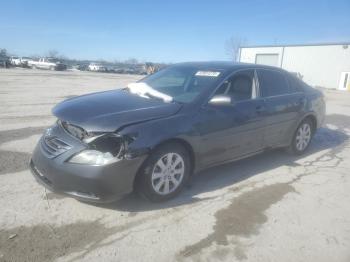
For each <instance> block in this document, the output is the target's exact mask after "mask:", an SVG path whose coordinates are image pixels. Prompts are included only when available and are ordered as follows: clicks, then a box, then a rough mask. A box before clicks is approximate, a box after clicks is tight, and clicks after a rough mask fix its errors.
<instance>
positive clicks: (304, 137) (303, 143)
mask: <svg viewBox="0 0 350 262" xmlns="http://www.w3.org/2000/svg"><path fill="white" fill-rule="evenodd" d="M313 133H314V126H313V123H312V121H311V120H310V119H305V120H303V121H302V122H301V123H300V125H299V126H298V128H297V130H296V131H295V133H294V136H293V140H292V143H291V145H290V146H289V151H291V152H292V153H293V154H296V155H301V154H303V153H304V152H305V151H306V149H307V148H308V147H309V145H310V142H311V139H312V136H313Z"/></svg>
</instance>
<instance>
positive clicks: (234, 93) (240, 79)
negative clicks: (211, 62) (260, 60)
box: [215, 70, 255, 101]
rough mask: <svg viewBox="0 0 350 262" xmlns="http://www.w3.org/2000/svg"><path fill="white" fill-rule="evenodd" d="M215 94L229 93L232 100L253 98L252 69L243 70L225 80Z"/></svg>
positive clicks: (253, 82) (253, 81)
mask: <svg viewBox="0 0 350 262" xmlns="http://www.w3.org/2000/svg"><path fill="white" fill-rule="evenodd" d="M215 94H216V95H229V96H231V98H232V99H233V101H242V100H247V99H252V98H253V97H254V98H255V80H254V70H243V71H239V72H237V73H236V74H234V75H233V76H232V77H231V78H229V79H228V80H226V81H225V82H224V83H223V84H222V85H221V86H220V87H219V88H218V90H217V91H216V93H215Z"/></svg>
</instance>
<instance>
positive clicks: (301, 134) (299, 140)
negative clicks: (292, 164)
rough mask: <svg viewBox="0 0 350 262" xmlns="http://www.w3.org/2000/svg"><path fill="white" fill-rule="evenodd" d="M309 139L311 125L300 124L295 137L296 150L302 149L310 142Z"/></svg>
mask: <svg viewBox="0 0 350 262" xmlns="http://www.w3.org/2000/svg"><path fill="white" fill-rule="evenodd" d="M310 140H311V127H310V125H309V124H308V123H304V124H302V125H301V126H300V127H299V128H298V130H297V134H296V137H295V146H296V148H297V150H299V151H303V150H304V149H305V148H306V147H307V146H308V145H309V143H310Z"/></svg>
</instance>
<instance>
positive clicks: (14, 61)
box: [10, 56, 21, 66]
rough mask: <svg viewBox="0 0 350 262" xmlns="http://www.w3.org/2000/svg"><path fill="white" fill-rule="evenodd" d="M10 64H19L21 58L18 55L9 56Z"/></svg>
mask: <svg viewBox="0 0 350 262" xmlns="http://www.w3.org/2000/svg"><path fill="white" fill-rule="evenodd" d="M10 64H11V65H13V66H20V65H21V59H20V58H19V57H18V56H11V57H10Z"/></svg>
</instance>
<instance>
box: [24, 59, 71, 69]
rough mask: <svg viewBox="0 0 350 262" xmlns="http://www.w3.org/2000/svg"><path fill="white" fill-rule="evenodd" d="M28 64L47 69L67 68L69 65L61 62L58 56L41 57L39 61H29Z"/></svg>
mask: <svg viewBox="0 0 350 262" xmlns="http://www.w3.org/2000/svg"><path fill="white" fill-rule="evenodd" d="M28 66H30V67H31V68H34V69H36V68H37V69H47V70H57V71H62V70H66V69H67V66H66V65H65V64H63V63H61V62H60V61H59V60H58V59H57V58H46V57H43V58H40V59H39V60H38V61H34V60H32V61H28Z"/></svg>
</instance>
